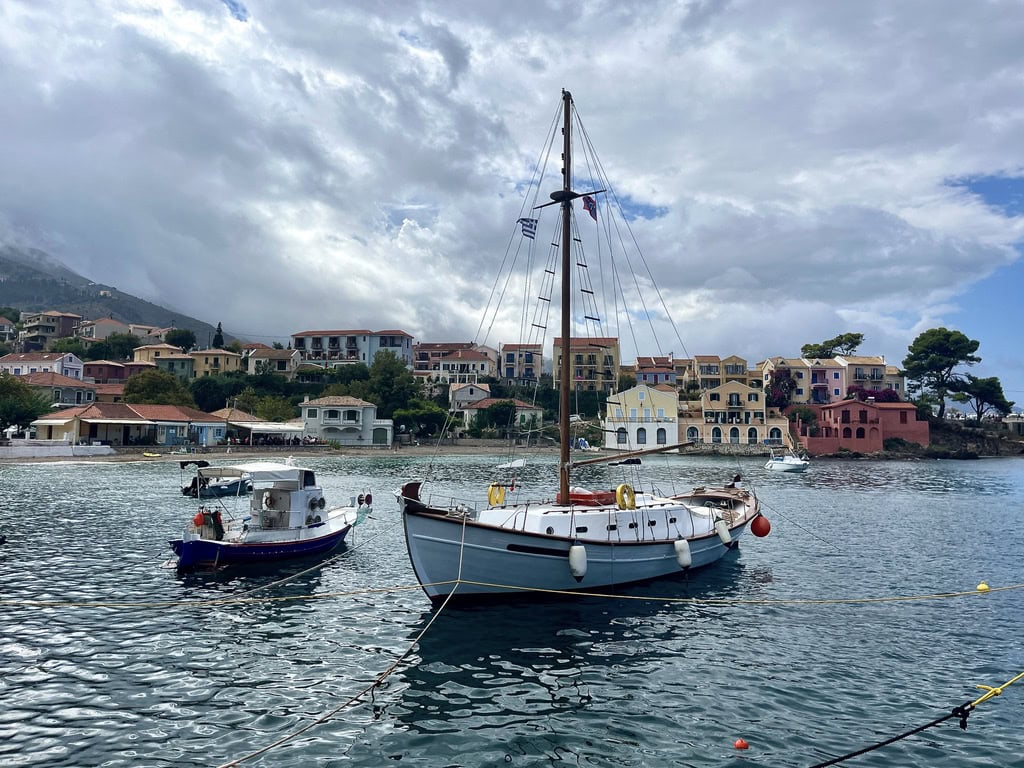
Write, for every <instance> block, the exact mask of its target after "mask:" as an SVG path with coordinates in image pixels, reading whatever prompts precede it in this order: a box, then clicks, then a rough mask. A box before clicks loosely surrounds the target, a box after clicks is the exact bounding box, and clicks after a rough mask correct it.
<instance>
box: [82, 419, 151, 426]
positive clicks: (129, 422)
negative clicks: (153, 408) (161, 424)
mask: <svg viewBox="0 0 1024 768" xmlns="http://www.w3.org/2000/svg"><path fill="white" fill-rule="evenodd" d="M81 421H82V422H83V423H84V424H125V425H128V426H139V427H155V426H156V422H155V421H149V419H81Z"/></svg>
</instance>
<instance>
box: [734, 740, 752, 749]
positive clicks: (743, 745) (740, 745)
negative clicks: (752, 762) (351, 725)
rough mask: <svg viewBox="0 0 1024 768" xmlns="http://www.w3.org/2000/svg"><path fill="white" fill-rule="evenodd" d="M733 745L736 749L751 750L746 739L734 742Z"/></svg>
mask: <svg viewBox="0 0 1024 768" xmlns="http://www.w3.org/2000/svg"><path fill="white" fill-rule="evenodd" d="M732 745H733V746H734V747H736V749H750V745H749V744H747V742H746V741H745V740H744V739H736V741H734V742H733V743H732Z"/></svg>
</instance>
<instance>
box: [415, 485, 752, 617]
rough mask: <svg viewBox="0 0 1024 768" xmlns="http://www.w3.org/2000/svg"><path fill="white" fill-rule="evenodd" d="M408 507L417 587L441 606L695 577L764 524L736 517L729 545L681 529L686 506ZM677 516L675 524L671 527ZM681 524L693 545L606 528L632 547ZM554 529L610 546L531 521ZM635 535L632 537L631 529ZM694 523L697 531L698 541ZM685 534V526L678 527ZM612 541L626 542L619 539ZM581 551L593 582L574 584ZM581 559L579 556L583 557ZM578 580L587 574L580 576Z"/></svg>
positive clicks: (703, 528) (701, 529)
mask: <svg viewBox="0 0 1024 768" xmlns="http://www.w3.org/2000/svg"><path fill="white" fill-rule="evenodd" d="M399 501H400V503H402V502H406V503H403V504H402V505H403V522H404V525H405V535H406V543H407V546H408V548H409V557H410V560H411V562H412V566H413V569H414V571H415V572H416V577H417V579H418V580H419V582H420V584H421V585H422V587H423V590H424V591H425V592H426V594H427V596H428V597H429V598H430V600H431V601H432V602H435V603H437V602H440V601H442V600H444V599H445V598H446V597H447V596H448V595H449V594H450V593H452V592H453V591H454V592H455V595H454V599H464V598H472V597H484V596H488V595H492V596H493V595H500V594H506V595H507V594H509V593H514V592H536V591H540V592H563V591H564V592H572V591H595V590H600V589H606V588H609V587H615V586H619V585H623V584H630V583H634V582H640V581H647V580H649V579H656V578H661V577H665V576H670V575H673V574H679V573H682V572H684V571H686V570H691V569H694V568H700V567H702V566H705V565H710V564H711V563H714V562H715V561H717V560H719V559H720V558H721V557H722V556H723V555H725V554H726V552H728V551H729V549H731V548H734V547H736V546H737V544H738V540H739V538H740V536H741V534H742V533H743V532H744V530H745V528H746V526H747V524H748V523H749V522H750V520H751V519H753V517H756V515H757V514H758V513H757V511H756V503H755V504H753V505H751V506H749V507H747V506H744V508H743V510H742V511H739V510H738V511H737V514H735V515H733V521H734V522H733V523H732V524H731V525H729V526H728V530H729V536H728V538H729V543H726V542H725V541H724V540H723V538H722V537H721V536H720V535H719V533H718V532H717V531H716V530H715V527H714V520H715V519H720V518H718V516H717V515H716V516H715V517H714V518H712V517H708V518H707V519H706V520H702V519H700V511H699V510H698V511H697V513H696V514H697V515H698V519H697V520H691V519H686V520H684V519H682V518H683V516H684V515H687V516H688V517H689V513H688V512H687V510H686V508H685V507H683V506H682V505H681V504H678V503H671V502H670V503H669V504H664V503H662V504H660V505H658V506H654V507H649V508H646V509H645V508H638V509H635V510H619V509H615V508H611V509H598V510H594V509H580V508H574V509H571V508H569V507H548V508H547V509H544V511H540V509H541V507H539V506H538V505H534V508H533V509H531V510H529V511H528V512H526V511H522V512H520V511H518V510H517V508H515V507H509V508H500V509H495V508H491V509H488V510H481V511H480V512H479V513H469V514H468V515H467V514H466V513H461V512H458V511H456V512H449V511H447V510H442V509H436V508H430V507H426V506H425V505H421V504H420V503H419V502H411V503H410V502H409V500H404V499H402V498H401V496H400V497H399ZM496 512H497V513H500V514H501V515H502V517H503V518H504V519H505V520H506V521H507V522H506V524H504V525H496V524H493V523H489V522H482V521H480V520H479V519H469V518H470V517H478V518H479V517H483V518H487V517H492V518H493V517H495V514H494V513H496ZM669 515H671V516H672V517H669ZM677 518H678V519H679V524H681V525H683V526H685V527H686V529H687V530H686V531H685V532H684V533H685V535H683V536H680V535H674V536H670V535H669V531H667V530H664V528H663V530H662V531H661V532H660V536H659V534H658V533H657V532H655V533H654V534H653V535H654V536H659V537H658V538H649V539H648V540H646V541H627V540H611V541H610V540H609V535H608V533H607V532H606V528H607V525H608V522H609V521H613V522H612V524H615V525H617V524H620V523H621V526H622V530H623V531H624V535H623V539H626V538H628V537H629V536H630V535H631V534H630V531H632V532H633V534H632V535H641V534H638V533H637V532H638V531H644V532H645V533H644V534H642V535H647V533H646V532H647V531H656V529H657V528H658V527H659V526H662V525H663V524H664V523H665V522H667V521H668V520H669V519H673V520H674V519H677ZM537 519H539V520H540V521H541V522H542V523H549V522H552V523H554V527H557V526H558V523H559V522H561V523H562V524H563V526H564V524H565V523H566V522H567V521H569V520H571V521H572V524H574V525H575V527H576V529H577V530H580V529H587V533H591V532H594V533H595V534H597V535H601V536H603V537H604V540H603V541H601V540H597V539H596V538H595V537H594V535H591V537H590V538H587V537H586V536H585V535H584V534H579V535H576V536H571V537H570V536H558V535H550V534H547V533H543V532H533V531H530V530H528V529H529V528H530V523H531V521H532V520H537ZM630 521H632V522H634V523H635V527H633V528H629V527H628V525H629V522H630ZM694 523H696V524H697V527H698V531H696V532H695V531H694V530H693V527H694ZM673 527H677V528H678V525H677V524H675V523H674V524H673ZM610 538H613V539H617V538H618V536H617V534H614V533H613V534H612V535H611V537H610ZM680 540H685V541H686V542H687V549H688V552H689V558H688V560H689V563H688V564H687V565H686V566H685V567H684V566H683V565H681V564H680V557H679V552H678V548H677V544H676V542H677V541H680ZM573 545H577V546H581V547H582V548H583V553H584V554H585V557H584V563H585V567H584V570H585V572H584V573H583V575H582V576H579V577H578V578H577V577H576V576H574V574H573V570H574V568H573V567H572V564H571V563H570V548H571V547H572V546H573ZM579 555H580V553H579V552H577V557H578V556H579ZM576 570H578V568H577V569H576Z"/></svg>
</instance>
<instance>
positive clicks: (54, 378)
mask: <svg viewBox="0 0 1024 768" xmlns="http://www.w3.org/2000/svg"><path fill="white" fill-rule="evenodd" d="M18 378H19V379H21V380H22V381H24V382H25V383H26V384H31V385H32V386H35V387H80V388H83V389H95V388H96V385H95V384H90V383H88V382H85V381H82V380H81V379H73V378H71V377H70V376H64V375H62V374H59V373H54V372H53V371H37V372H35V373H23V374H21V375H19V376H18Z"/></svg>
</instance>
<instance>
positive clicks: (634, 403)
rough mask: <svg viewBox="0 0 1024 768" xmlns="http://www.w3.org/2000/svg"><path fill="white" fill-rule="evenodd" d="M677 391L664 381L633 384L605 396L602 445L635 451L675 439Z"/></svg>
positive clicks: (674, 441)
mask: <svg viewBox="0 0 1024 768" xmlns="http://www.w3.org/2000/svg"><path fill="white" fill-rule="evenodd" d="M678 412H679V394H678V393H677V392H676V389H675V387H673V386H671V385H668V384H653V385H652V384H637V385H636V386H635V387H632V388H630V389H626V390H623V391H622V392H616V393H615V394H612V395H609V396H608V400H607V402H606V404H605V417H604V420H603V421H602V424H601V426H602V429H603V430H604V447H605V448H609V449H611V450H618V451H635V450H641V449H644V448H656V447H658V446H659V445H673V444H675V443H677V442H679V440H678V437H679V429H678V427H677V425H676V422H677V418H678V416H677V414H678Z"/></svg>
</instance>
